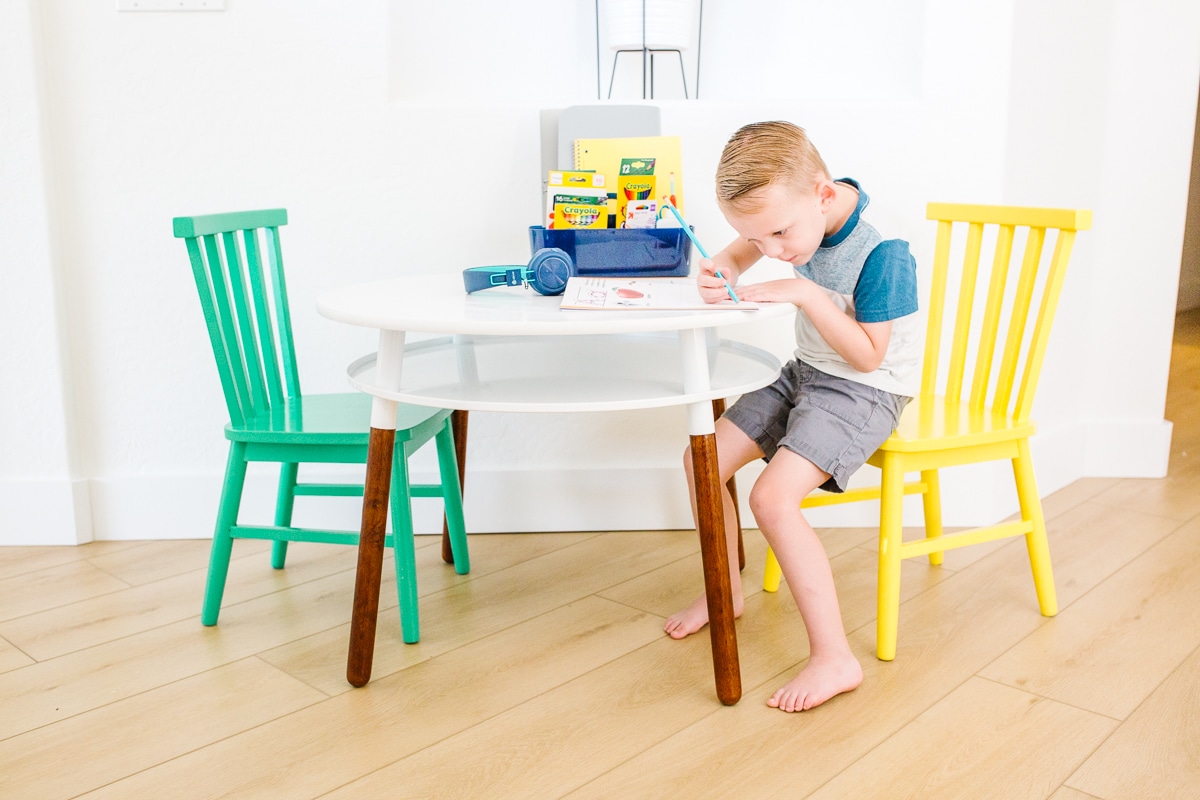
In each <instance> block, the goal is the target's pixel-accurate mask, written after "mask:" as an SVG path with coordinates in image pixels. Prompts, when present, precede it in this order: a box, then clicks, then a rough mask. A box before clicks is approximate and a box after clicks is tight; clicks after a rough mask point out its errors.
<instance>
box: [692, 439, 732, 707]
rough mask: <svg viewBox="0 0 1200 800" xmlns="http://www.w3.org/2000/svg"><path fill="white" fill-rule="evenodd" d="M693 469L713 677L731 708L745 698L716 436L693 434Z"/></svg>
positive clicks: (720, 696) (723, 698)
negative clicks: (722, 507) (739, 658)
mask: <svg viewBox="0 0 1200 800" xmlns="http://www.w3.org/2000/svg"><path fill="white" fill-rule="evenodd" d="M691 442H692V470H693V474H694V475H695V482H696V526H697V528H698V529H699V534H700V558H701V561H702V562H703V563H704V593H705V595H706V597H707V598H708V630H709V634H710V635H711V636H712V651H713V676H714V678H715V679H716V683H717V697H718V698H719V699H720V701H721V702H722V703H724V704H725V705H727V706H731V705H733V704H734V703H736V702H737V701H738V700H740V699H741V697H742V675H741V667H740V665H739V663H738V650H737V633H736V631H735V629H734V619H733V596H732V589H731V587H730V583H729V549H728V545H727V544H726V541H725V517H724V514H723V513H722V510H721V484H720V481H721V479H720V474H719V472H718V469H717V443H716V436H715V435H714V434H711V433H709V434H702V435H699V436H697V435H693V436H692V437H691Z"/></svg>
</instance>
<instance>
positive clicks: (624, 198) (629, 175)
mask: <svg viewBox="0 0 1200 800" xmlns="http://www.w3.org/2000/svg"><path fill="white" fill-rule="evenodd" d="M654 183H655V178H654V159H653V158H622V159H621V168H620V170H619V171H618V174H617V220H618V224H620V223H622V222H623V221H624V220H625V218H626V213H627V208H626V207H627V206H628V205H629V202H630V201H631V200H651V199H653V198H654Z"/></svg>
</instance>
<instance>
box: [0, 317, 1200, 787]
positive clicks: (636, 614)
mask: <svg viewBox="0 0 1200 800" xmlns="http://www.w3.org/2000/svg"><path fill="white" fill-rule="evenodd" d="M1198 401H1200V312H1191V313H1188V314H1185V315H1182V316H1181V317H1180V318H1179V320H1178V324H1177V330H1176V346H1175V349H1174V355H1173V362H1172V371H1171V384H1170V392H1169V397H1168V403H1167V418H1168V419H1171V420H1172V421H1174V423H1175V432H1174V441H1173V447H1172V455H1171V465H1170V473H1169V475H1168V476H1167V477H1166V478H1164V479H1162V480H1110V479H1087V480H1081V481H1079V482H1078V483H1075V484H1073V485H1071V486H1069V487H1067V488H1065V489H1063V490H1061V491H1059V492H1057V493H1055V494H1054V495H1052V496H1050V497H1048V498H1047V500H1046V511H1047V516H1048V517H1049V528H1050V538H1051V549H1052V551H1053V556H1054V566H1055V573H1056V579H1057V585H1058V591H1059V601H1060V605H1061V612H1060V613H1059V615H1058V616H1057V617H1056V618H1054V619H1045V618H1042V617H1041V616H1040V615H1039V614H1038V612H1037V604H1036V600H1035V598H1034V593H1033V586H1032V582H1031V579H1030V576H1029V570H1028V566H1027V560H1026V554H1025V550H1024V546H1023V544H1022V543H1021V542H1020V541H1013V542H1008V543H1004V544H994V545H988V546H983V547H980V548H976V549H975V550H973V551H957V552H954V553H950V554H948V555H947V558H946V564H945V566H943V567H940V568H933V567H929V566H928V565H926V564H923V563H919V562H916V561H914V562H908V563H906V564H905V566H904V569H905V574H904V580H903V593H904V594H903V605H902V609H901V620H900V643H899V652H898V655H897V658H896V660H895V661H894V662H892V663H890V664H885V663H881V662H879V661H877V660H876V659H875V658H874V657H873V651H874V620H873V616H874V598H875V556H874V552H873V549H874V544H875V532H874V531H873V530H867V529H861V530H844V529H842V530H827V531H823V532H822V536H823V539H824V541H825V544H826V547H827V549H828V552H829V555H830V557H831V560H832V563H833V566H834V570H835V572H836V575H837V580H838V584H839V587H840V592H841V598H842V607H843V613H844V616H845V620H846V627H847V629H848V630H849V631H851V632H852V633H851V641H852V644H853V646H854V647H855V648H856V650H857V652H858V653H859V655H860V657H861V660H862V662H863V664H864V666H865V668H866V680H865V682H864V684H863V686H862V687H861V688H860V689H858V690H857V691H855V692H853V693H851V694H848V695H843V696H841V697H838V698H836V699H834V700H833V701H831V702H829V703H828V704H826V705H825V706H822V707H821V708H819V709H817V710H815V711H812V712H808V713H804V714H796V715H786V714H782V713H780V712H778V711H774V710H772V709H769V708H767V707H766V706H765V705H764V701H765V699H766V698H767V697H768V696H769V695H770V693H771V692H772V691H773V690H774V689H775V688H776V686H777V685H779V684H780V683H781V682H782V681H784V680H786V679H787V678H788V677H790V676H791V675H792V674H793V673H794V672H795V671H796V670H797V669H798V667H799V665H800V664H801V663H802V662H803V660H804V659H805V657H806V655H807V652H806V644H805V641H804V637H803V635H802V631H801V627H800V622H799V617H798V615H797V613H796V610H795V607H794V605H793V602H792V600H791V598H790V596H789V595H788V593H787V592H786V591H785V592H780V593H779V594H776V595H771V594H766V593H764V592H762V591H761V589H760V588H759V587H761V579H762V560H763V555H764V552H765V548H764V545H763V543H762V538H761V536H760V535H759V534H758V533H757V531H749V532H748V535H747V549H748V566H747V570H746V585H747V592H748V596H747V599H746V613H745V615H744V616H743V618H742V619H741V620H740V621H739V623H738V636H739V644H740V649H741V659H742V680H743V686H744V689H745V695H744V699H743V700H742V702H741V703H740V704H739V705H737V706H734V707H730V708H726V707H723V706H721V705H719V704H718V702H717V701H716V698H715V695H714V690H713V681H712V673H711V661H710V654H709V644H708V638H707V636H706V635H703V636H694V637H691V638H690V639H688V640H686V641H683V642H675V641H672V640H670V639H668V638H666V637H665V636H664V635H663V634H662V633H661V626H662V622H663V618H664V617H665V616H666V615H667V614H668V613H670V612H671V611H673V610H675V609H676V608H678V607H679V606H680V605H681V604H683V603H684V602H686V601H688V600H690V599H691V597H692V596H694V595H695V593H696V592H697V591H699V588H700V575H701V570H700V557H699V549H698V545H697V542H696V537H695V534H694V533H693V532H686V531H681V532H613V533H599V534H598V533H563V534H544V535H487V536H474V537H472V541H471V547H472V561H473V565H474V570H473V572H472V574H471V575H470V576H467V577H459V576H456V575H455V574H454V572H453V570H452V569H451V568H449V567H447V566H446V565H444V564H442V562H441V560H440V558H439V546H438V542H437V540H436V539H435V538H433V537H422V538H421V539H419V546H420V550H419V555H418V562H419V569H420V587H421V593H422V632H423V634H424V638H423V640H422V641H421V643H420V644H418V645H404V644H402V643H401V642H400V634H399V624H398V619H397V614H396V600H395V595H394V583H389V582H387V581H386V579H385V584H384V590H383V601H384V602H383V605H384V609H383V613H382V619H381V624H380V630H379V637H378V647H377V654H376V659H375V671H374V680H373V681H372V683H371V684H370V685H369V686H368V687H366V688H364V689H358V690H352V689H351V688H350V687H349V686H348V685H347V684H346V683H345V682H344V680H343V674H344V668H345V651H346V641H347V635H348V619H349V611H350V603H351V593H352V586H353V568H354V552H353V550H352V549H350V548H335V547H320V546H294V547H293V552H292V554H291V557H290V561H289V564H288V567H287V569H286V570H283V571H280V572H275V571H272V570H271V569H270V568H269V565H268V563H267V558H266V552H265V547H263V546H261V545H258V544H253V543H239V545H238V546H237V547H236V549H235V556H236V558H235V560H234V563H233V566H232V570H231V575H230V580H229V589H228V592H227V596H226V605H225V608H224V610H223V613H222V616H221V622H220V625H219V626H218V627H216V628H211V629H207V628H203V627H201V626H200V624H199V620H198V618H197V614H198V610H199V604H200V596H201V590H202V586H203V581H204V573H205V567H206V559H207V551H208V544H207V542H203V541H196V542H96V543H93V544H88V545H84V546H81V547H75V548H57V547H50V548H23V547H18V548H7V549H0V797H3V798H22V799H23V798H32V799H35V800H50V799H51V798H68V797H80V796H83V797H88V798H198V797H252V798H269V797H279V798H310V797H325V798H393V797H397V798H398V797H422V798H424V797H481V798H510V797H512V798H557V797H571V798H643V797H644V798H666V797H671V798H675V797H679V798H708V797H712V798H727V797H747V798H767V797H780V798H798V797H814V798H869V797H888V798H893V797H895V798H901V797H903V798H942V797H944V798H985V797H995V798H1054V800H1078V799H1079V798H1102V799H1103V800H1120V799H1121V798H1138V799H1139V800H1141V799H1143V798H1160V797H1161V798H1168V797H1178V798H1184V797H1187V798H1196V797H1200V463H1198V462H1200V422H1198V421H1197V419H1196V409H1197V403H1198Z"/></svg>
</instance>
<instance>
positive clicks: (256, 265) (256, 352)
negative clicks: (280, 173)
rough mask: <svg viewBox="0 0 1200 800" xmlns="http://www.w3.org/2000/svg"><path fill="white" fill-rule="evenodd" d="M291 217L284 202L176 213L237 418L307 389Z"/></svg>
mask: <svg viewBox="0 0 1200 800" xmlns="http://www.w3.org/2000/svg"><path fill="white" fill-rule="evenodd" d="M286 224H287V211H286V210H284V209H282V208H276V209H268V210H263V211H242V212H234V213H229V214H208V215H205V216H199V217H176V218H175V219H174V228H175V236H176V238H180V239H184V240H185V242H186V243H187V251H188V256H189V258H190V259H191V263H192V275H193V277H194V278H195V279H196V290H197V292H198V293H199V295H200V305H201V307H202V308H203V310H204V321H205V323H207V325H208V337H209V339H210V341H211V342H212V349H213V356H214V357H215V358H216V361H217V372H218V373H219V374H220V376H221V387H222V389H223V390H224V392H225V405H226V406H227V407H228V409H229V419H230V421H231V422H232V423H233V424H235V425H240V424H242V423H243V422H245V421H246V419H248V418H250V417H254V416H259V415H263V414H269V413H270V412H271V410H272V409H273V408H279V407H282V405H283V403H284V401H285V399H287V398H296V397H299V396H300V380H299V376H298V373H297V369H296V352H295V348H294V346H293V343H292V323H291V315H290V312H289V311H288V301H287V286H286V284H285V283H284V277H283V255H282V252H281V250H280V248H279V227H280V226H281V225H286Z"/></svg>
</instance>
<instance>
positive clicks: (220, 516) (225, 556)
mask: <svg viewBox="0 0 1200 800" xmlns="http://www.w3.org/2000/svg"><path fill="white" fill-rule="evenodd" d="M245 452H246V445H245V444H244V443H243V442H233V443H232V444H230V446H229V460H228V461H227V462H226V465H225V485H224V486H223V487H222V488H221V505H220V507H219V508H218V510H217V525H216V529H215V530H214V531H213V542H212V550H211V551H210V553H209V558H208V579H207V582H206V584H205V587H204V607H203V609H202V610H201V612H200V622H201V623H202V624H204V625H209V626H212V625H216V624H217V617H218V616H219V615H220V613H221V598H222V596H224V594H225V577H226V575H228V573H229V556H230V553H231V552H232V551H233V537H232V536H231V535H230V528H232V527H233V526H234V525H236V524H237V517H238V508H239V507H240V506H241V504H242V487H243V486H244V485H245V483H246V459H245V458H244V455H245Z"/></svg>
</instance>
